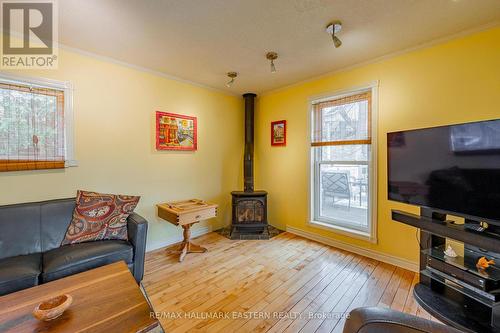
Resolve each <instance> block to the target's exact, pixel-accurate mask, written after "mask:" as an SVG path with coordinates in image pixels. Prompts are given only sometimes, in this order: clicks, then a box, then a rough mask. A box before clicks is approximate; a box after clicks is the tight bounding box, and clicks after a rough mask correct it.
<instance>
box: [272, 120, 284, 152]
mask: <svg viewBox="0 0 500 333" xmlns="http://www.w3.org/2000/svg"><path fill="white" fill-rule="evenodd" d="M271 146H286V120H278V121H273V122H272V123H271Z"/></svg>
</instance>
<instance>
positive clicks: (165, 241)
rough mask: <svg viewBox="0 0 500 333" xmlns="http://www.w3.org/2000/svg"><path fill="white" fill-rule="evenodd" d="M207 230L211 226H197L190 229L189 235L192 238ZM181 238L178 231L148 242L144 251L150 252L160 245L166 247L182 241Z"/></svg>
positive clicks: (203, 233)
mask: <svg viewBox="0 0 500 333" xmlns="http://www.w3.org/2000/svg"><path fill="white" fill-rule="evenodd" d="M209 232H212V226H202V227H197V228H195V229H191V237H193V238H194V237H199V236H202V235H205V234H208V233H209ZM182 239H183V236H182V233H178V234H175V235H173V236H172V237H169V238H167V239H162V240H161V241H157V242H150V243H148V244H146V252H151V251H154V250H158V249H161V248H162V247H167V246H170V245H173V244H176V243H179V242H182Z"/></svg>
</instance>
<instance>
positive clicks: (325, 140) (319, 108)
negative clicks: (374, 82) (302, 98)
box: [311, 92, 371, 147]
mask: <svg viewBox="0 0 500 333" xmlns="http://www.w3.org/2000/svg"><path fill="white" fill-rule="evenodd" d="M357 144H371V92H363V93H359V94H355V95H350V96H346V97H342V98H338V99H333V100H329V101H324V102H318V103H314V104H313V129H312V138H311V146H313V147H318V146H335V145H357Z"/></svg>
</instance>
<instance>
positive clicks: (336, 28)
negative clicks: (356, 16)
mask: <svg viewBox="0 0 500 333" xmlns="http://www.w3.org/2000/svg"><path fill="white" fill-rule="evenodd" d="M340 30H342V22H340V21H333V22H331V23H329V24H328V25H327V26H326V32H328V33H329V34H330V35H331V36H332V40H333V45H335V48H338V47H340V45H342V41H341V40H340V39H339V38H338V37H337V36H336V34H338V33H339V32H340Z"/></svg>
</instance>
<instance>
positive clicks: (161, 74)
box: [59, 43, 240, 97]
mask: <svg viewBox="0 0 500 333" xmlns="http://www.w3.org/2000/svg"><path fill="white" fill-rule="evenodd" d="M59 48H60V49H63V50H66V51H69V52H72V53H75V54H78V55H82V56H85V57H89V58H93V59H96V60H100V61H103V62H109V63H112V64H115V65H119V66H123V67H127V68H130V69H134V70H137V71H140V72H144V73H148V74H152V75H155V76H159V77H162V78H164V79H168V80H172V81H177V82H180V83H184V84H189V85H192V86H195V87H198V88H203V89H207V90H210V91H214V92H218V93H221V94H224V95H228V96H237V97H240V95H239V94H236V93H232V92H229V91H226V90H223V89H219V88H215V87H212V86H209V85H206V84H203V83H198V82H195V81H191V80H187V79H183V78H180V77H177V76H174V75H170V74H167V73H164V72H160V71H156V70H153V69H150V68H147V67H143V66H139V65H134V64H131V63H128V62H125V61H121V60H118V59H115V58H112V57H107V56H103V55H100V54H97V53H93V52H89V51H85V50H82V49H79V48H75V47H71V46H68V45H65V44H61V43H59Z"/></svg>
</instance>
